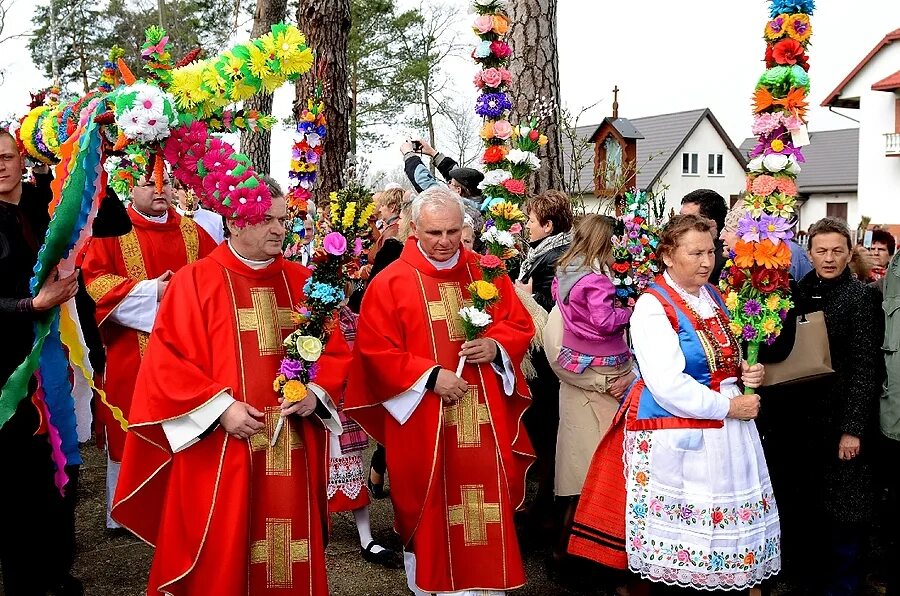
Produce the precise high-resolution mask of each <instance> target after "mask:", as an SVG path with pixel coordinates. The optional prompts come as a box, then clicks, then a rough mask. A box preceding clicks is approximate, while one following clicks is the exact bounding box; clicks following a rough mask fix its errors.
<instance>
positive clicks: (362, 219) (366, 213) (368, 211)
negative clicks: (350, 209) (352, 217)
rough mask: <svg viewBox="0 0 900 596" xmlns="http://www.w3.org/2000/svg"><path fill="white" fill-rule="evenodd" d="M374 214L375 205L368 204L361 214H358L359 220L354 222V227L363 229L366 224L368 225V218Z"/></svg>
mask: <svg viewBox="0 0 900 596" xmlns="http://www.w3.org/2000/svg"><path fill="white" fill-rule="evenodd" d="M374 214H375V203H369V205H368V206H367V207H366V208H365V209H363V210H362V213H360V214H359V219H357V220H356V225H357V226H358V227H363V226H365V225H366V224H367V223H369V218H370V217H372V216H373V215H374Z"/></svg>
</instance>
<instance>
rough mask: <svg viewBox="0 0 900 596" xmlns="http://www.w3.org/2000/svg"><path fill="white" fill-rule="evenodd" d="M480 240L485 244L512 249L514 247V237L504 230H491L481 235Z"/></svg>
mask: <svg viewBox="0 0 900 596" xmlns="http://www.w3.org/2000/svg"><path fill="white" fill-rule="evenodd" d="M481 239H482V240H484V241H485V242H491V243H494V244H499V245H501V246H503V247H506V248H512V247H514V246H515V245H516V239H515V237H514V236H513V235H512V234H510V233H509V232H507V231H505V230H498V229H497V228H491V229H489V230H488V231H486V232H485V233H484V234H482V235H481Z"/></svg>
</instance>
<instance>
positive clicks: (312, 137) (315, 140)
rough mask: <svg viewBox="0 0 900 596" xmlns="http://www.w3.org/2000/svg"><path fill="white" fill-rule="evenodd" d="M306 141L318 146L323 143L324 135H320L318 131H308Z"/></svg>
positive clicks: (310, 144)
mask: <svg viewBox="0 0 900 596" xmlns="http://www.w3.org/2000/svg"><path fill="white" fill-rule="evenodd" d="M306 142H307V143H308V144H309V146H310V147H313V148H315V147H318V146H319V145H320V144H321V143H322V137H320V136H319V135H318V134H317V133H314V132H308V133H306Z"/></svg>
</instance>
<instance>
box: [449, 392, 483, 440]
mask: <svg viewBox="0 0 900 596" xmlns="http://www.w3.org/2000/svg"><path fill="white" fill-rule="evenodd" d="M490 422H491V415H490V412H488V408H487V404H480V403H478V387H477V386H476V385H469V390H468V391H466V394H465V395H463V398H462V399H461V400H459V401H458V402H456V403H455V404H453V405H452V406H445V407H444V426H455V427H456V445H457V447H460V448H464V447H480V446H481V425H482V424H490Z"/></svg>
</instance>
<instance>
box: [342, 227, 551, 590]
mask: <svg viewBox="0 0 900 596" xmlns="http://www.w3.org/2000/svg"><path fill="white" fill-rule="evenodd" d="M477 258H478V256H477V255H475V254H473V253H471V252H469V251H467V250H465V249H462V252H461V254H460V259H459V263H457V265H456V266H454V267H453V268H451V269H446V270H443V271H440V270H437V269H435V267H434V266H433V265H432V264H431V263H430V262H429V261H428V260H427V259H425V257H424V256H423V255H422V253H421V252H420V250H419V248H418V246H417V244H416V241H415V240H414V239H412V240H410V241H408V242H407V243H406V246H405V247H404V249H403V253H402V255H401V257H400V259H398V260H397V261H395V262H394V263H392V264H391V265H390V266H389V267H387V268H386V269H385V270H384V271H383V272H382V273H380V274H379V275H378V276H377V277H376V278H375V279H374V280H373V282H372V284H371V286H370V287H369V288H368V290H366V295H365V298H364V299H363V303H362V310H361V313H360V318H359V327H358V330H357V338H356V346H355V347H356V353H355V358H354V362H353V367H352V369H351V372H350V378H349V381H348V387H347V393H346V397H345V411H346V412H347V414H348V415H349V416H350V417H351V418H354V419H356V420H357V421H358V422H359V423H360V424H361V425H362V426H363V428H365V429H366V431H368V432H369V434H371V435H372V436H373V437H375V438H376V439H377V440H378V441H379V442H381V443H383V444H384V446H385V447H386V449H387V464H388V473H389V474H390V477H391V500H392V501H393V504H394V513H395V526H396V529H397V531H398V532H399V534H400V536H401V537H402V539H403V542H404V543H405V545H406V546H407V547H408V548H409V547H411V549H412V550H413V551H415V554H416V566H417V569H416V584H417V585H418V587H419V588H420V589H422V590H424V591H426V592H456V591H460V590H471V589H490V590H509V589H513V588H516V587H518V586H521V585H522V584H524V583H525V574H524V571H523V568H522V560H521V556H520V553H519V546H518V542H517V539H516V533H515V524H514V522H513V512H514V511H515V510H516V509H517V508H518V507H520V506H521V504H522V501H523V500H524V497H525V471H526V470H527V468H528V466H529V465H530V464H531V462H532V461H533V459H534V454H533V451H532V449H531V444H530V443H529V441H528V438H527V436H526V433H525V429H524V427H523V425H522V422H521V418H522V414H523V413H524V412H525V409H526V408H527V407H528V405H529V403H530V397H529V393H528V386H527V385H526V384H525V379H524V377H523V376H522V374H521V371H519V370H518V365H519V363H520V362H521V361H522V357H523V356H524V354H525V351H526V350H527V349H528V342H529V341H530V340H531V337H532V335H533V334H534V326H533V324H532V322H531V317H529V315H528V313H527V312H526V310H525V308H524V307H523V306H522V304H521V302H519V300H518V298H516V296H515V293H514V290H513V286H512V283H511V282H510V281H509V278H507V277H503V278H502V279H498V280H497V281H496V284H497V287H498V288H499V290H500V294H501V297H502V300H501V301H500V302H499V303H498V304H497V305H496V306H495V307H494V308H493V310H492V314H493V317H494V323H493V324H492V325H491V326H490V327H489V330H488V332H487V333H486V337H490V338H492V339H494V340H496V341H497V342H498V343H499V344H500V345H501V346H503V348H504V349H505V350H506V352H507V353H508V354H509V356H510V359H511V360H512V362H514V363H515V367H516V387H515V390H514V391H513V394H512V395H511V396H507V395H506V394H505V393H504V391H503V386H502V379H501V377H500V376H499V375H498V374H497V373H496V372H495V371H494V370H493V369H492V367H491V365H490V364H482V365H473V364H467V365H466V366H465V368H464V370H463V378H464V379H465V380H466V381H467V382H468V384H469V391H468V393H466V395H465V397H464V398H463V399H462V400H461V401H460V402H459V403H457V404H455V405H453V406H443V405H442V403H441V399H440V398H439V397H438V396H437V395H436V394H435V393H433V392H431V391H427V392H426V393H425V395H424V396H423V398H422V401H421V403H419V405H418V407H417V408H416V409H415V411H414V412H413V414H412V416H411V417H410V418H409V420H407V421H406V422H405V423H404V424H402V425H401V424H399V423H398V422H397V421H396V420H395V419H394V418H393V417H392V416H391V415H390V414H389V413H388V411H387V410H386V409H385V408H384V407H383V406H382V402H384V401H386V400H388V399H391V398H393V397H395V396H397V395H399V394H401V393H403V392H404V391H406V390H408V389H410V388H411V387H412V386H413V385H415V384H416V382H417V381H418V380H419V379H420V378H421V377H422V376H423V375H425V374H427V371H429V369H431V368H433V367H434V366H435V365H440V366H442V367H443V368H446V369H448V370H451V371H455V370H456V365H457V362H458V360H459V357H458V353H459V350H460V345H461V344H462V343H463V341H464V336H463V331H462V327H461V322H460V319H459V316H458V312H459V309H460V308H461V307H462V306H464V305H467V304H470V301H469V292H468V290H467V289H466V286H467V285H468V284H470V283H471V282H472V281H473V280H476V279H479V278H480V271H479V269H478V267H477V265H476V263H477Z"/></svg>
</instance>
